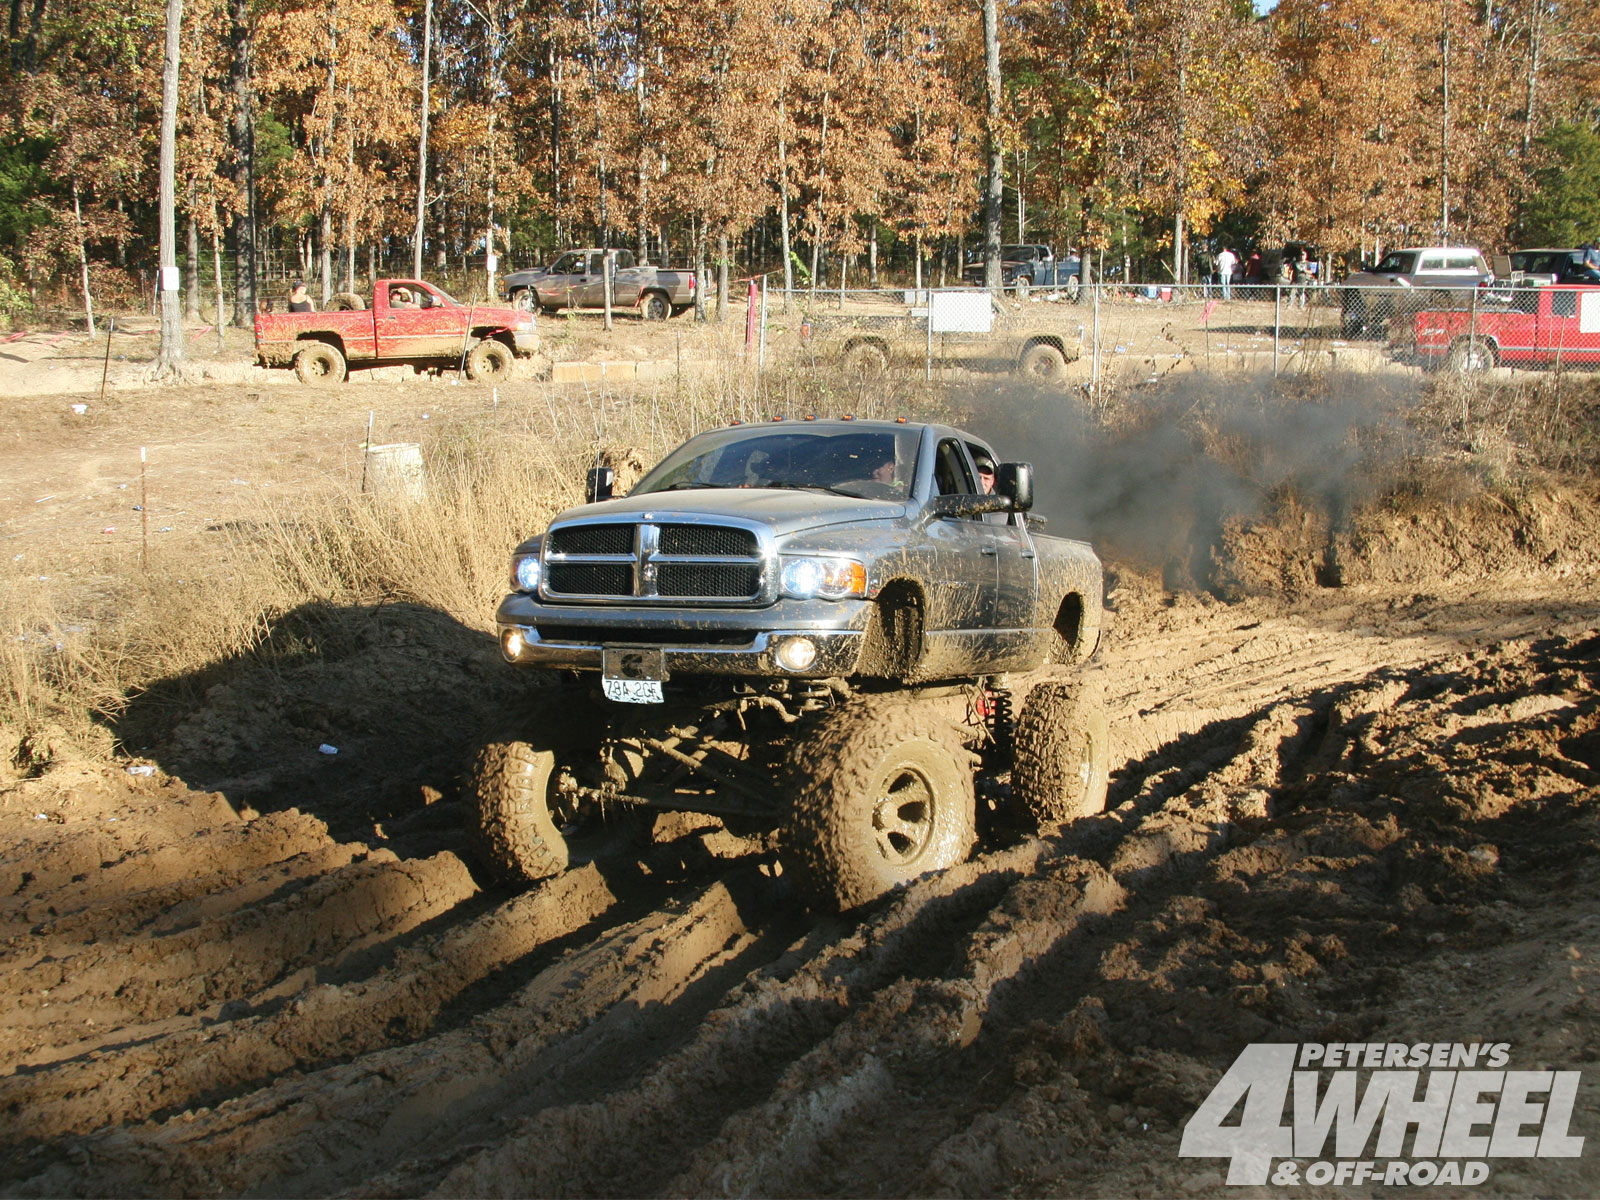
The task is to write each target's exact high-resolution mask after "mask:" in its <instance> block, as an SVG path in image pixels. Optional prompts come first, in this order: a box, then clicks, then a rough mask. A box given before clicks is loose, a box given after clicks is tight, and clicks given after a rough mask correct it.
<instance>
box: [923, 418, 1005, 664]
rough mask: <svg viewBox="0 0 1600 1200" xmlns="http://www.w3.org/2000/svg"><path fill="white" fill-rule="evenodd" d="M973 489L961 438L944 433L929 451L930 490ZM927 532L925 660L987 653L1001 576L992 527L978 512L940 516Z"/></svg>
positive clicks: (936, 492)
mask: <svg viewBox="0 0 1600 1200" xmlns="http://www.w3.org/2000/svg"><path fill="white" fill-rule="evenodd" d="M977 491H978V484H977V480H976V478H975V477H974V475H973V471H972V464H971V463H970V462H969V461H968V458H967V455H966V452H965V451H964V450H963V449H962V446H961V443H960V442H959V441H957V440H956V439H955V438H945V439H944V440H942V441H941V442H940V443H939V445H938V447H937V449H936V451H935V454H934V464H933V493H934V495H936V496H970V495H976V494H977ZM927 537H928V542H929V545H928V547H927V549H928V552H929V562H928V564H927V573H926V574H927V579H928V582H929V595H928V617H927V622H928V623H927V631H926V633H925V641H926V644H927V649H928V660H926V661H925V664H924V665H925V666H943V665H944V664H945V663H947V662H948V663H952V664H959V663H961V662H962V661H964V660H966V659H969V658H972V657H973V656H974V655H978V656H980V657H985V658H986V657H988V655H989V653H990V651H991V647H990V645H989V643H990V642H991V640H992V631H993V626H994V611H995V591H996V588H997V587H998V585H999V579H1000V575H999V568H998V566H997V565H996V562H997V558H998V555H997V550H996V544H995V530H994V527H993V526H991V525H988V524H987V523H985V522H984V520H983V519H982V518H981V517H979V518H975V519H964V518H958V517H941V518H938V519H936V520H933V521H930V522H929V523H928V526H927ZM947 656H948V657H947ZM963 673H965V672H963Z"/></svg>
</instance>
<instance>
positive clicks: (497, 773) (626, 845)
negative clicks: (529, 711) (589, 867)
mask: <svg viewBox="0 0 1600 1200" xmlns="http://www.w3.org/2000/svg"><path fill="white" fill-rule="evenodd" d="M591 715H592V714H591ZM586 726H587V727H586ZM594 726H595V723H594V721H593V720H590V721H588V722H585V721H584V720H583V718H582V716H581V715H579V713H578V712H576V711H568V712H563V711H562V710H561V709H559V708H558V707H557V706H555V705H550V706H547V707H545V708H543V709H542V710H541V711H540V712H538V713H537V714H535V715H534V716H533V717H531V718H530V719H529V720H528V721H527V722H525V723H524V724H522V725H520V726H519V728H518V729H517V731H516V732H515V733H509V732H508V733H506V734H504V735H503V736H499V737H495V738H491V739H489V740H488V741H486V742H485V743H484V744H483V745H482V746H481V747H480V748H479V750H478V752H477V753H476V754H475V755H474V756H473V761H472V765H471V768H470V771H469V776H468V780H467V788H466V792H467V795H466V797H465V798H466V801H467V803H468V805H469V808H470V814H469V834H470V836H471V842H472V847H473V849H474V851H476V853H477V856H478V858H479V859H480V860H481V861H482V862H483V863H484V864H485V865H486V866H488V867H489V869H490V870H491V871H492V872H493V873H494V875H495V877H496V878H497V879H500V880H502V881H504V882H506V883H512V884H526V883H533V882H536V881H538V880H540V879H548V878H549V877H550V876H552V875H559V874H560V873H561V872H562V871H565V870H566V869H567V868H568V867H569V866H572V865H574V864H576V863H579V862H585V861H590V860H592V859H596V858H601V857H605V856H608V855H614V854H619V853H622V852H624V851H626V850H629V849H632V848H634V847H636V846H638V845H639V844H640V843H641V842H642V840H643V839H644V836H645V834H646V831H647V829H648V818H649V814H648V813H644V812H640V811H638V810H635V809H631V808H623V807H619V808H616V809H608V810H587V811H571V810H570V809H569V807H568V806H567V805H566V804H565V803H564V802H563V800H562V798H561V795H560V793H559V791H558V790H557V789H558V784H559V781H560V777H561V774H562V772H563V771H564V770H565V769H566V768H567V767H569V766H570V765H571V764H573V763H574V762H575V761H577V760H578V759H579V758H580V757H584V756H587V755H590V754H593V753H594V752H595V748H596V742H597V732H596V730H595V727H594Z"/></svg>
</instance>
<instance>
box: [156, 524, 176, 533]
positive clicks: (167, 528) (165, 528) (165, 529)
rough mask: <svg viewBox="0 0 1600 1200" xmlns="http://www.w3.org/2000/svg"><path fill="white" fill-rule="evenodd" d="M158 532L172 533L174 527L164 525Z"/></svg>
mask: <svg viewBox="0 0 1600 1200" xmlns="http://www.w3.org/2000/svg"><path fill="white" fill-rule="evenodd" d="M156 532H157V533H171V532H172V526H171V525H163V526H162V527H161V528H160V529H158V530H156Z"/></svg>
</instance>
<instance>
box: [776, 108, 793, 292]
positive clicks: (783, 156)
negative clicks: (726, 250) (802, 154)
mask: <svg viewBox="0 0 1600 1200" xmlns="http://www.w3.org/2000/svg"><path fill="white" fill-rule="evenodd" d="M783 121H784V109H783V88H782V87H781V86H780V87H779V89H778V230H779V233H780V235H781V237H782V239H783V311H784V312H788V311H789V293H790V292H791V291H793V290H794V263H793V261H792V260H793V256H794V248H793V247H792V246H790V244H789V154H788V143H787V141H786V140H785V137H786V135H785V130H784V127H783Z"/></svg>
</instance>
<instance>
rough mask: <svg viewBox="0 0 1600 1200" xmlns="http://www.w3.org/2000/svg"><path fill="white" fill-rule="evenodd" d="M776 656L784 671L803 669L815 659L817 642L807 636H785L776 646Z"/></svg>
mask: <svg viewBox="0 0 1600 1200" xmlns="http://www.w3.org/2000/svg"><path fill="white" fill-rule="evenodd" d="M777 658H778V665H779V666H780V667H782V668H783V669H784V670H785V671H804V670H805V669H806V668H807V667H809V666H810V665H811V664H812V663H814V662H816V661H817V644H816V643H815V642H813V641H812V640H811V639H810V638H807V637H797V638H786V639H785V640H784V641H783V643H782V644H781V645H779V647H778V654H777Z"/></svg>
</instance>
